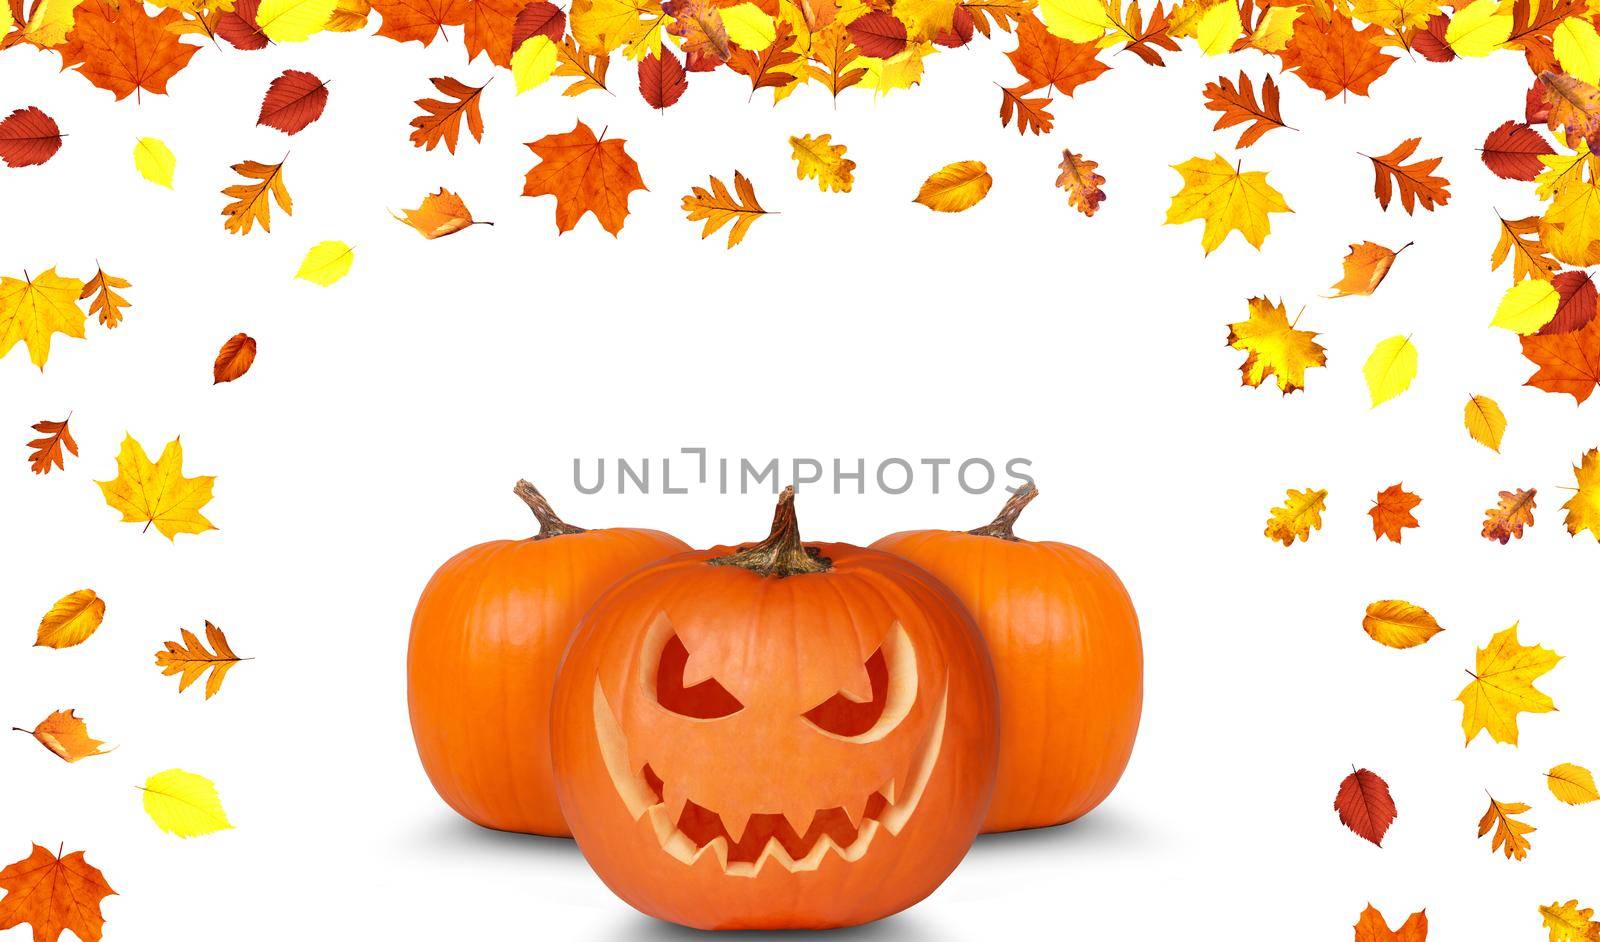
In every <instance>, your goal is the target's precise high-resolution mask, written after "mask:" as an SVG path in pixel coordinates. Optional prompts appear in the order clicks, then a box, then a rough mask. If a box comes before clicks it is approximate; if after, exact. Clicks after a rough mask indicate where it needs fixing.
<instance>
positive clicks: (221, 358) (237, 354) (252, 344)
mask: <svg viewBox="0 0 1600 942" xmlns="http://www.w3.org/2000/svg"><path fill="white" fill-rule="evenodd" d="M255 361H256V339H255V338H254V337H252V336H250V335H249V334H234V335H233V336H232V337H229V338H228V340H227V342H226V343H224V344H223V345H222V349H221V350H218V351H217V359H216V362H215V363H212V364H211V385H213V386H215V385H217V384H218V383H231V382H233V381H234V380H236V379H238V378H239V377H241V376H243V375H244V374H246V373H248V372H250V365H251V364H252V363H254V362H255Z"/></svg>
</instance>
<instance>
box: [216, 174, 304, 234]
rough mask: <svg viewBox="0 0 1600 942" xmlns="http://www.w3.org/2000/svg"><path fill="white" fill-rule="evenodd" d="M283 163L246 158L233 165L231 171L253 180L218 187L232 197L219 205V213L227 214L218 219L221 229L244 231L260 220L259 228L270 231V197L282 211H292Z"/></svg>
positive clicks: (238, 232)
mask: <svg viewBox="0 0 1600 942" xmlns="http://www.w3.org/2000/svg"><path fill="white" fill-rule="evenodd" d="M283 164H284V161H282V160H280V161H278V162H277V163H275V164H264V163H260V162H258V161H254V160H246V161H244V162H243V163H237V164H234V165H233V172H234V173H237V174H239V175H240V176H242V177H248V178H249V179H251V180H255V181H257V182H256V183H235V184H234V185H233V186H230V187H227V188H226V189H224V190H223V191H222V195H223V196H226V197H229V198H230V199H232V200H233V202H231V203H229V204H228V205H227V206H224V207H223V208H222V215H223V216H226V217H227V218H226V219H225V220H224V221H223V223H222V227H223V228H224V229H226V230H228V231H229V232H232V233H234V234H235V235H248V234H249V233H250V229H251V228H252V227H253V226H255V224H256V223H260V224H261V228H262V229H264V230H265V231H267V232H271V231H272V201H273V200H277V202H278V208H279V209H281V210H283V211H284V214H285V215H291V216H292V215H294V200H293V199H291V198H290V196H289V187H288V185H287V184H286V183H284V179H283Z"/></svg>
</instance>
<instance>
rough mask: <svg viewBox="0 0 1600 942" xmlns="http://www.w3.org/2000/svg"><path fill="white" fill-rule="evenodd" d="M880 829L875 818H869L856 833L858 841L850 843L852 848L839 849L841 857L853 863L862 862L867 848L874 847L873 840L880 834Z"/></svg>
mask: <svg viewBox="0 0 1600 942" xmlns="http://www.w3.org/2000/svg"><path fill="white" fill-rule="evenodd" d="M879 827H880V825H879V824H878V821H877V819H875V818H868V819H867V820H865V821H863V822H862V823H861V830H860V831H858V832H857V833H856V839H855V840H854V841H851V842H850V846H849V847H841V848H839V856H840V857H843V858H844V859H845V860H847V861H849V862H851V863H854V862H855V861H857V860H860V859H861V857H862V855H863V854H865V853H866V852H867V848H868V847H870V846H871V845H872V838H873V837H874V836H875V835H876V834H877V833H878V828H879Z"/></svg>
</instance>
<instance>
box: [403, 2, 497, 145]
mask: <svg viewBox="0 0 1600 942" xmlns="http://www.w3.org/2000/svg"><path fill="white" fill-rule="evenodd" d="M378 35H380V36H381V35H383V34H382V33H381V32H380V33H379V34H378ZM428 81H430V82H432V83H433V87H434V88H436V89H438V90H439V94H441V95H443V96H444V98H443V99H439V98H419V99H417V107H419V108H421V109H422V112H423V113H422V114H420V115H418V116H416V117H415V118H412V119H411V127H412V128H413V129H414V130H412V132H411V143H413V144H415V145H416V146H418V147H421V148H423V149H424V150H433V149H434V148H435V147H438V146H439V144H440V142H443V143H444V146H445V150H448V151H449V152H450V153H452V154H454V153H455V152H456V141H457V140H458V139H459V138H460V137H461V121H462V119H463V118H465V119H466V122H467V132H468V133H469V134H471V135H472V139H473V140H475V141H478V142H480V143H482V141H483V112H482V111H481V110H479V109H480V107H481V101H480V98H481V96H482V95H483V90H484V89H485V88H486V87H488V83H487V82H485V83H484V84H483V85H477V86H473V85H468V84H466V83H465V82H460V81H457V80H455V79H453V78H449V77H448V76H442V77H439V78H433V79H429V80H428Z"/></svg>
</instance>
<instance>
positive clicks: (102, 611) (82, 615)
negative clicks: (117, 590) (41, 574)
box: [33, 589, 106, 648]
mask: <svg viewBox="0 0 1600 942" xmlns="http://www.w3.org/2000/svg"><path fill="white" fill-rule="evenodd" d="M105 617H106V603H105V600H104V599H102V598H100V596H98V595H95V594H94V590H93V589H79V590H78V591H76V592H70V593H68V594H66V595H63V596H62V597H61V599H60V601H58V602H56V604H54V605H52V606H50V611H48V612H46V613H45V616H44V617H43V618H41V619H39V634H38V638H37V640H35V641H34V642H33V646H34V647H36V648H70V647H73V646H75V645H79V644H82V643H84V642H85V641H88V640H89V636H90V635H92V634H94V633H95V631H96V630H97V629H98V628H99V627H100V622H101V621H102V620H103V619H104V618H105Z"/></svg>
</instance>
